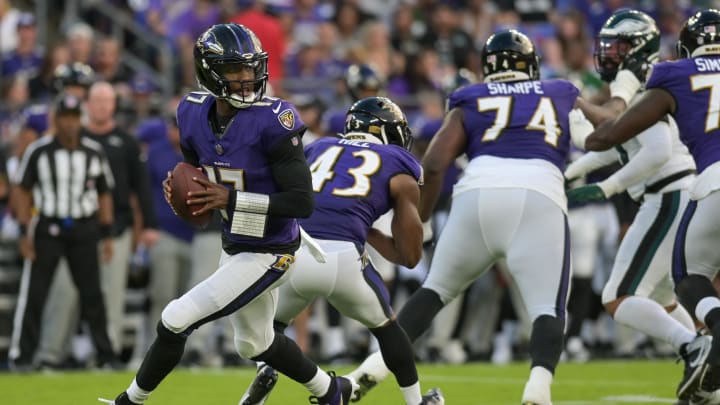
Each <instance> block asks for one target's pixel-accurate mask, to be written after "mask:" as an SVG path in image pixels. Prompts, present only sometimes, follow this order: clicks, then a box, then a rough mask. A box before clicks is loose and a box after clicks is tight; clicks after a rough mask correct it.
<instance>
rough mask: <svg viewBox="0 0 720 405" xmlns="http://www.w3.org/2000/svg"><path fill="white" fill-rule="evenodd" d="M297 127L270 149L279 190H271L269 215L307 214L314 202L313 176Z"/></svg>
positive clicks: (305, 216)
mask: <svg viewBox="0 0 720 405" xmlns="http://www.w3.org/2000/svg"><path fill="white" fill-rule="evenodd" d="M301 133H302V131H298V132H296V133H294V134H293V135H290V136H288V137H286V138H284V139H282V140H280V141H279V142H278V143H276V144H275V145H274V146H273V147H272V149H270V162H271V163H270V165H271V166H270V167H271V170H272V176H273V179H274V180H275V183H277V185H278V187H279V188H280V191H279V192H277V193H273V194H270V207H269V208H268V215H272V216H276V217H290V218H307V217H309V216H310V214H312V211H313V208H314V206H315V196H314V194H313V189H312V178H311V177H310V169H309V168H308V165H307V161H305V153H304V152H303V145H302V141H301V140H300V135H301Z"/></svg>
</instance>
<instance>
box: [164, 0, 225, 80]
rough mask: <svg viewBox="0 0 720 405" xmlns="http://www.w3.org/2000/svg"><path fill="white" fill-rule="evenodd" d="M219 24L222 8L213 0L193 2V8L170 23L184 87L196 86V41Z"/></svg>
mask: <svg viewBox="0 0 720 405" xmlns="http://www.w3.org/2000/svg"><path fill="white" fill-rule="evenodd" d="M218 22H220V7H218V6H217V5H216V4H215V3H214V2H213V1H211V0H193V2H192V7H190V8H188V9H187V10H185V11H184V12H182V13H181V14H179V15H178V16H177V17H176V18H175V19H173V20H172V21H170V23H169V26H168V33H167V36H168V37H169V38H174V39H175V45H176V47H177V48H176V49H177V52H179V53H180V63H181V67H182V84H183V85H185V86H191V87H194V86H195V69H192V66H194V65H195V62H194V60H193V49H195V46H194V45H195V39H197V38H198V37H199V36H200V34H202V33H203V32H204V31H205V30H207V29H208V28H210V27H211V26H212V25H214V24H217V23H218Z"/></svg>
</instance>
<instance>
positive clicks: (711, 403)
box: [688, 388, 720, 405]
mask: <svg viewBox="0 0 720 405" xmlns="http://www.w3.org/2000/svg"><path fill="white" fill-rule="evenodd" d="M688 403H689V405H717V404H720V390H715V391H704V390H703V389H702V388H700V389H699V390H697V391H696V392H695V393H694V394H692V395H691V396H690V401H688Z"/></svg>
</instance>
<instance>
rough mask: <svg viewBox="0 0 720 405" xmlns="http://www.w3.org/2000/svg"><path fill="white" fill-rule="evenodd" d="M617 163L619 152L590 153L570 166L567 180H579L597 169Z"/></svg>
mask: <svg viewBox="0 0 720 405" xmlns="http://www.w3.org/2000/svg"><path fill="white" fill-rule="evenodd" d="M617 161H618V158H617V152H615V151H614V150H612V149H608V150H605V151H602V152H588V153H586V154H584V155H582V156H581V157H580V158H579V159H578V160H576V161H574V162H572V163H570V164H569V165H568V167H567V169H565V178H566V179H568V180H572V179H577V178H578V177H582V176H584V175H586V174H588V173H590V172H591V171H593V170H595V169H599V168H601V167H605V166H608V165H610V164H612V163H615V162H617Z"/></svg>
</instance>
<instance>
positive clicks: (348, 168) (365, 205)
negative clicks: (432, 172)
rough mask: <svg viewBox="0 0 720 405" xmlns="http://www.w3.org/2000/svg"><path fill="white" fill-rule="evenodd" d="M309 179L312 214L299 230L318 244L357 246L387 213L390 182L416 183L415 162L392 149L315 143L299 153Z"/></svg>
mask: <svg viewBox="0 0 720 405" xmlns="http://www.w3.org/2000/svg"><path fill="white" fill-rule="evenodd" d="M305 156H306V157H307V161H308V164H310V170H311V171H312V174H313V189H314V191H315V211H314V212H313V214H312V216H311V217H310V218H306V219H301V220H300V225H302V227H303V228H304V229H305V230H306V231H307V232H308V234H310V235H311V236H313V237H315V238H318V239H329V240H343V241H349V242H354V243H355V244H356V245H358V246H363V245H364V244H365V240H366V239H367V232H368V230H369V229H370V227H371V226H372V224H373V223H374V222H375V220H377V219H378V218H379V217H380V216H381V215H383V214H384V213H386V212H387V211H389V210H390V208H392V200H391V198H390V186H389V184H390V179H392V178H393V177H394V176H396V175H398V174H408V175H410V176H412V177H413V178H415V179H416V180H418V181H421V180H420V179H421V176H422V167H421V166H420V162H419V161H418V160H417V158H416V157H415V156H413V155H412V154H411V153H410V152H408V151H407V150H405V149H403V148H401V147H399V146H395V145H381V144H372V143H367V142H363V141H357V140H346V139H340V138H320V139H319V140H317V141H315V142H313V143H312V144H310V145H308V146H307V147H306V148H305Z"/></svg>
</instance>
